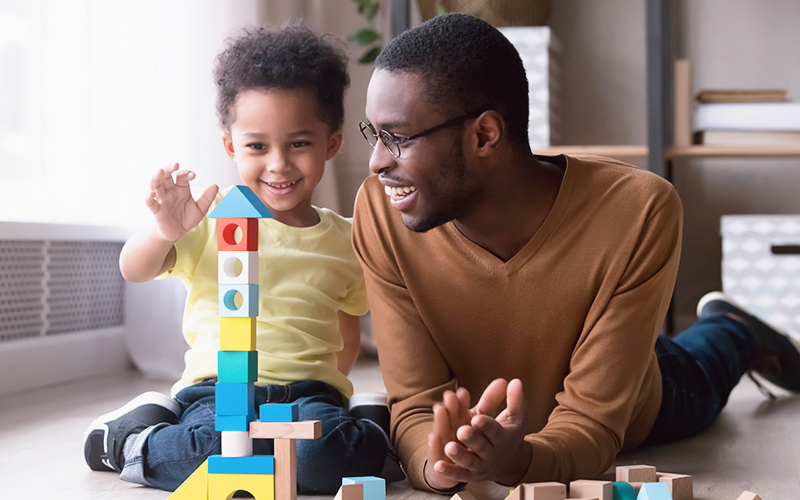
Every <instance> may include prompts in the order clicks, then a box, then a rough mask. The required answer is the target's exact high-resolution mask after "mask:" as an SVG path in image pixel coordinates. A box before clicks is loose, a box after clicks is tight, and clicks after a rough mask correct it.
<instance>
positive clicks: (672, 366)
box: [644, 316, 755, 445]
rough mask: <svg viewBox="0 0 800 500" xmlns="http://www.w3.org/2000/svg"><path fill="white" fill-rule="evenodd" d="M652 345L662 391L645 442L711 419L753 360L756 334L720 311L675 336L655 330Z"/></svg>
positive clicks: (664, 439)
mask: <svg viewBox="0 0 800 500" xmlns="http://www.w3.org/2000/svg"><path fill="white" fill-rule="evenodd" d="M655 349H656V356H657V357H658V365H659V367H660V368H661V378H662V386H663V390H664V391H663V397H662V401H661V409H660V410H659V412H658V417H657V418H656V421H655V424H654V425H653V429H652V430H651V431H650V434H649V435H648V437H647V439H646V440H645V442H644V444H645V445H657V444H663V443H668V442H671V441H677V440H679V439H684V438H688V437H691V436H695V435H697V434H699V433H700V432H701V431H702V430H704V429H706V428H707V427H708V426H710V425H711V424H712V423H714V420H715V419H716V418H717V416H718V415H719V413H720V412H721V411H722V408H723V407H725V404H726V403H727V402H728V396H729V395H730V393H731V391H732V390H733V388H734V387H735V386H736V384H737V383H739V379H740V378H741V377H742V375H743V374H744V373H745V372H746V371H747V370H748V369H749V368H750V366H751V364H752V362H753V353H754V351H755V338H754V336H753V333H751V332H750V330H749V329H748V328H747V327H745V326H744V325H743V324H741V323H739V322H738V321H735V320H733V319H731V318H728V317H725V316H718V317H712V318H706V319H700V320H698V321H697V322H696V323H695V324H694V325H692V326H691V327H689V328H687V329H686V330H685V331H683V332H681V333H680V334H679V335H677V336H676V337H675V338H673V339H669V338H667V337H664V336H659V338H658V339H657V340H656V347H655Z"/></svg>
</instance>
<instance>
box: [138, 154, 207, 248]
mask: <svg viewBox="0 0 800 500" xmlns="http://www.w3.org/2000/svg"><path fill="white" fill-rule="evenodd" d="M177 170H178V164H177V163H174V164H172V166H170V167H168V168H162V169H159V170H158V172H156V174H155V175H154V176H153V178H152V179H151V180H150V193H149V194H148V195H147V199H146V200H145V202H146V203H147V208H149V209H150V211H151V212H153V215H155V219H156V229H157V231H158V232H159V233H160V234H161V236H162V237H163V238H164V239H165V240H167V241H177V240H178V239H179V238H180V237H181V236H183V235H184V234H186V232H187V231H189V230H190V229H192V228H193V227H195V226H196V225H197V224H199V223H200V221H201V220H203V217H205V215H206V212H207V211H208V207H210V206H211V202H213V201H214V197H215V196H216V195H217V191H219V188H218V187H217V186H216V185H215V184H212V185H211V186H209V187H207V188H206V190H205V191H204V192H203V194H202V195H201V196H200V198H199V199H198V200H197V201H196V202H195V200H194V199H192V194H191V192H190V190H189V181H191V180H193V179H194V178H195V174H194V172H191V171H189V170H181V171H178V172H177V173H176V174H175V179H174V180H173V178H172V174H173V173H175V172H176V171H177Z"/></svg>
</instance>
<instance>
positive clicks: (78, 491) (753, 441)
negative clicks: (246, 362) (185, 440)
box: [0, 361, 800, 500]
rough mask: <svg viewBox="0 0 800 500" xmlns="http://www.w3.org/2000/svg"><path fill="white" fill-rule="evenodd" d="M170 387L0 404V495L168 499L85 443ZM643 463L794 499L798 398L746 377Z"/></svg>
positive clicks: (369, 382) (108, 382)
mask: <svg viewBox="0 0 800 500" xmlns="http://www.w3.org/2000/svg"><path fill="white" fill-rule="evenodd" d="M0 376H2V375H1V374H0ZM352 378H353V380H354V385H355V387H356V391H359V392H360V391H370V390H382V388H383V384H382V382H381V380H380V375H379V370H378V367H377V364H376V363H375V362H374V361H371V362H360V363H359V364H358V365H357V366H356V369H355V370H354V373H353V376H352ZM170 385H171V383H170V382H167V381H159V380H148V379H145V378H143V377H142V376H141V375H139V374H136V373H120V374H115V375H112V376H107V377H102V378H94V379H89V380H84V381H80V382H76V383H71V384H66V385H62V386H56V387H49V388H45V389H40V390H36V391H31V392H26V393H22V394H17V395H11V396H7V397H3V398H0V499H3V500H5V499H12V498H13V499H48V500H51V499H64V500H99V499H159V500H161V499H166V498H167V497H168V496H169V493H167V492H163V491H159V490H155V489H152V488H145V487H140V486H135V485H131V484H128V483H124V482H122V481H120V480H119V479H117V475H116V474H114V473H104V472H92V471H90V470H89V468H88V467H87V466H86V464H85V463H84V460H83V454H82V450H83V441H82V440H83V434H84V431H85V430H86V426H87V425H88V424H89V422H91V420H92V419H94V418H95V417H96V416H98V415H100V414H102V413H105V412H107V411H109V410H112V409H115V408H117V407H119V406H121V405H122V404H124V403H125V402H127V401H128V400H130V399H131V398H132V397H134V396H136V395H137V394H139V393H141V392H144V391H147V390H157V391H161V392H165V393H168V392H169V387H170ZM639 463H645V464H650V465H655V466H657V467H658V469H659V470H661V471H664V472H676V473H684V474H692V475H693V476H694V479H695V490H694V491H695V498H697V499H703V500H735V499H736V498H737V497H738V496H739V494H740V493H741V492H742V491H743V490H749V491H754V492H756V493H758V494H759V495H760V496H761V498H763V499H764V500H797V499H800V466H799V464H800V396H788V397H781V398H780V399H778V400H777V401H772V402H771V401H768V400H766V399H765V398H764V397H763V396H761V395H760V394H759V393H758V392H757V390H756V389H755V387H754V385H753V384H752V382H750V381H749V380H747V379H743V380H742V382H741V383H740V384H739V386H738V387H737V388H736V389H735V390H734V393H733V395H732V397H731V401H730V402H729V403H728V406H727V407H726V408H725V410H724V411H723V413H722V416H721V417H720V418H719V420H718V421H717V423H716V424H715V425H714V426H713V427H712V428H711V429H710V430H709V431H707V432H706V433H704V434H703V435H701V436H699V437H697V438H694V439H691V440H687V441H683V442H681V443H675V444H671V445H666V446H661V447H658V448H652V449H648V450H642V451H638V452H635V453H631V454H627V455H622V456H620V457H619V458H618V460H617V465H628V464H639ZM470 489H471V490H472V491H473V492H474V493H475V494H476V496H477V498H478V499H479V500H484V499H485V500H495V499H496V500H502V499H503V498H504V497H505V496H506V494H507V492H508V489H504V488H501V487H498V486H496V485H491V484H489V485H487V484H484V485H474V486H472V485H471V486H470ZM387 493H388V495H387V496H388V497H389V498H390V499H397V500H401V499H402V500H405V499H411V500H417V499H419V500H427V499H434V498H441V497H438V496H436V495H430V494H425V493H421V492H417V491H414V490H411V489H410V488H409V487H408V485H407V484H406V483H405V482H402V483H396V484H393V485H390V486H389V488H388V492H387ZM308 498H312V497H308ZM319 498H327V497H319ZM331 498H332V496H331Z"/></svg>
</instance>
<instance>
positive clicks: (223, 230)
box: [217, 219, 258, 252]
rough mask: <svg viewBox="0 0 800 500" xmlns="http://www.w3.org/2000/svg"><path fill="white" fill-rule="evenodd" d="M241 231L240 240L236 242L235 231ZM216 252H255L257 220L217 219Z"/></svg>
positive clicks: (256, 246) (256, 249)
mask: <svg viewBox="0 0 800 500" xmlns="http://www.w3.org/2000/svg"><path fill="white" fill-rule="evenodd" d="M237 229H241V230H242V239H241V240H239V241H238V242H237V241H236V230H237ZM217 250H218V251H220V252H222V251H240V252H242V251H243V252H257V251H258V219H219V220H218V221H217Z"/></svg>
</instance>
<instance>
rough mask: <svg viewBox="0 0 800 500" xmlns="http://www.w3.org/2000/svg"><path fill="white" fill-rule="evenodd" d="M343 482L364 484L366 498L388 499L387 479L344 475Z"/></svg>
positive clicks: (372, 499)
mask: <svg viewBox="0 0 800 500" xmlns="http://www.w3.org/2000/svg"><path fill="white" fill-rule="evenodd" d="M342 484H363V485H364V500H386V481H385V480H384V479H383V478H380V477H374V476H362V477H343V478H342Z"/></svg>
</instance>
